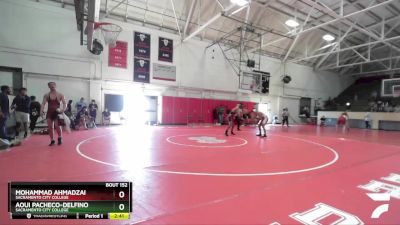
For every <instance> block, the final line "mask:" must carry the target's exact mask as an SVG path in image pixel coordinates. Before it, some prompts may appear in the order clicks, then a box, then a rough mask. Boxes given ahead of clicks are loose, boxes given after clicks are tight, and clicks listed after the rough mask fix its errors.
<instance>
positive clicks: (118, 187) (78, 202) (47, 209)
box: [8, 182, 132, 220]
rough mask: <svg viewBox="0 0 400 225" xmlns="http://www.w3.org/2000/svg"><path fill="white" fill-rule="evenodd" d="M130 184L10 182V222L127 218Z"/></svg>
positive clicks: (128, 214) (129, 207) (130, 202)
mask: <svg viewBox="0 0 400 225" xmlns="http://www.w3.org/2000/svg"><path fill="white" fill-rule="evenodd" d="M131 193H132V183H131V182H81V183H79V182H57V183H53V182H52V183H48V182H11V183H9V184H8V194H9V195H8V198H9V205H8V211H9V212H10V214H11V218H12V219H117V220H123V219H129V216H130V213H131V212H132V198H131Z"/></svg>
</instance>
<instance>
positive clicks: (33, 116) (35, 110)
mask: <svg viewBox="0 0 400 225" xmlns="http://www.w3.org/2000/svg"><path fill="white" fill-rule="evenodd" d="M40 107H41V106H40V103H39V102H38V101H36V96H33V95H32V96H31V107H30V110H29V112H30V115H29V117H30V118H29V119H30V121H31V124H30V125H29V129H30V130H31V133H32V132H33V131H34V130H35V127H36V122H37V120H38V119H39V117H40Z"/></svg>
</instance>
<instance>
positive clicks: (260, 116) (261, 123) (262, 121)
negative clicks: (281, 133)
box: [255, 111, 268, 137]
mask: <svg viewBox="0 0 400 225" xmlns="http://www.w3.org/2000/svg"><path fill="white" fill-rule="evenodd" d="M255 113H256V120H257V121H258V122H257V127H258V134H257V135H256V136H260V137H267V132H266V130H265V125H266V124H267V122H268V116H267V115H265V114H264V113H262V112H258V111H256V112H255ZM261 128H262V129H263V130H264V135H263V134H262V132H261Z"/></svg>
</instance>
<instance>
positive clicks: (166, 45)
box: [158, 37, 174, 62]
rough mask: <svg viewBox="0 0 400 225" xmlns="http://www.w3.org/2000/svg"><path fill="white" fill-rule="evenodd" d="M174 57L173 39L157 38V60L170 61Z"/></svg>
mask: <svg viewBox="0 0 400 225" xmlns="http://www.w3.org/2000/svg"><path fill="white" fill-rule="evenodd" d="M173 58H174V41H173V40H172V39H168V38H163V37H159V38H158V60H159V61H164V62H172V61H173Z"/></svg>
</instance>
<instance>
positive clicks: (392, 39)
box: [290, 35, 400, 63]
mask: <svg viewBox="0 0 400 225" xmlns="http://www.w3.org/2000/svg"><path fill="white" fill-rule="evenodd" d="M398 39H400V35H399V36H395V37H391V38H386V39H384V40H377V41H372V42H367V43H364V44H360V45H355V46H351V47H348V48H342V49H337V50H335V51H332V52H331V53H338V52H343V51H349V50H352V49H356V48H360V47H364V46H368V45H373V44H378V43H383V42H389V41H394V40H398ZM327 54H330V53H329V52H327V53H321V54H317V55H312V56H307V57H304V58H298V59H293V60H290V62H292V63H295V62H300V61H304V60H308V59H313V58H318V57H321V56H324V55H327Z"/></svg>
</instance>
